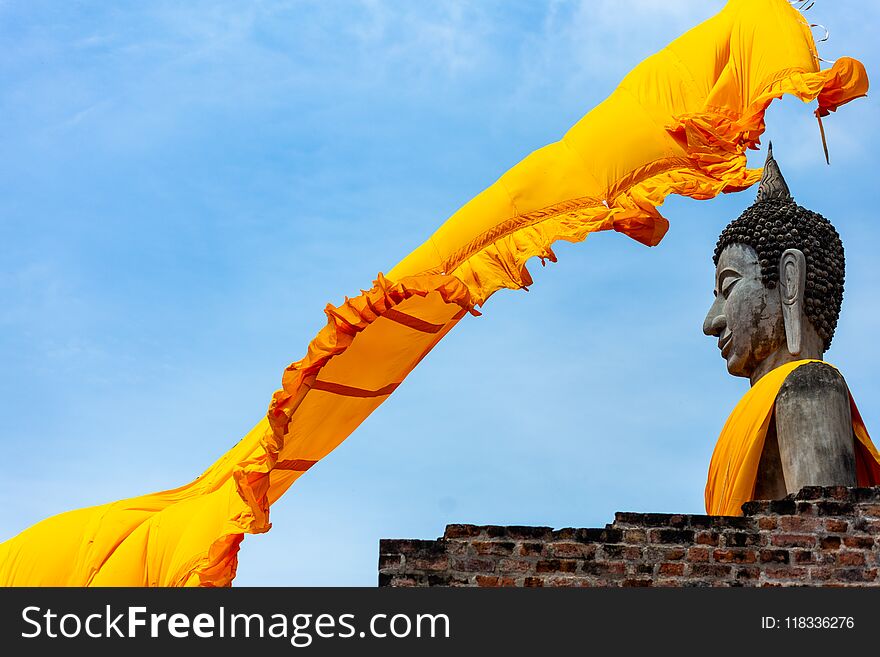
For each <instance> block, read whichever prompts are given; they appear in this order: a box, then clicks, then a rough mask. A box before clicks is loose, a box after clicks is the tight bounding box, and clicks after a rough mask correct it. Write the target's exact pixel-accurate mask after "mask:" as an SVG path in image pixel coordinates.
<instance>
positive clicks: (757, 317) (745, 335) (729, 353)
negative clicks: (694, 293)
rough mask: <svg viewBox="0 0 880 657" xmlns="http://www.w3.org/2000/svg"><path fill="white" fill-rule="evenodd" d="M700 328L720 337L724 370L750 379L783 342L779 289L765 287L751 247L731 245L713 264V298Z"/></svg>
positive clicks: (707, 333) (755, 255)
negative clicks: (725, 365) (715, 263)
mask: <svg viewBox="0 0 880 657" xmlns="http://www.w3.org/2000/svg"><path fill="white" fill-rule="evenodd" d="M703 332H704V333H705V334H706V335H711V336H715V337H717V338H718V348H719V349H720V350H721V356H722V357H723V358H724V360H726V361H727V371H728V372H730V373H731V374H733V375H734V376H745V377H750V376H751V374H752V372H754V371H755V368H756V367H757V366H758V365H759V364H760V363H761V362H762V361H763V360H764V359H766V358H767V357H769V356H770V355H771V354H772V353H773V352H774V351H776V350H777V349H778V348H779V347H780V345H782V344H784V343H785V327H784V324H783V320H782V302H781V300H780V298H779V292H778V290H777V289H775V288H774V289H772V290H770V289H767V288H766V287H765V286H764V283H763V282H762V280H761V266H760V263H759V262H758V255H757V253H755V250H754V249H753V248H752V247H750V246H745V245H743V244H731V245H730V246H728V247H727V248H725V249H724V250H723V251H722V252H721V255H720V256H719V258H718V266H717V267H716V268H715V302H714V303H713V304H712V307H711V308H710V309H709V314H708V315H706V320H705V321H704V322H703Z"/></svg>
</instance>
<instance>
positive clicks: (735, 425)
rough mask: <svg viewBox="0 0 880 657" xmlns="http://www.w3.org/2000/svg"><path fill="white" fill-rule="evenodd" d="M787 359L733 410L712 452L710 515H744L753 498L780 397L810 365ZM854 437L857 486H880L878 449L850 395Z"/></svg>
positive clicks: (708, 510) (709, 492) (708, 484)
mask: <svg viewBox="0 0 880 657" xmlns="http://www.w3.org/2000/svg"><path fill="white" fill-rule="evenodd" d="M816 362H822V361H817V360H799V361H795V362H793V363H786V364H785V365H781V366H780V367H777V368H776V369H774V370H771V371H770V372H768V373H767V374H765V375H764V376H763V377H761V379H759V380H758V382H757V383H755V385H754V386H752V387H751V388H750V389H749V391H748V392H747V393H746V394H745V395H744V396H743V398H742V399H741V400H740V401H739V403H738V404H737V405H736V408H734V409H733V412H732V413H731V414H730V417H728V418H727V422H726V423H725V424H724V428H723V429H722V430H721V435H720V436H719V438H718V442H717V443H716V444H715V450H714V452H713V453H712V460H711V462H710V464H709V477H708V480H707V482H706V513H709V514H710V515H718V516H741V515H742V514H743V513H742V505H743V504H744V503H745V502H748V501H749V500H751V499H754V493H755V483H756V482H757V479H758V465H759V463H760V461H761V453H762V452H763V450H764V439H765V438H766V436H767V430H768V429H769V427H770V421H771V419H772V418H773V409H774V407H775V404H776V397H777V395H778V394H779V390H780V388H781V387H782V384H783V383H784V382H785V379H786V378H787V377H788V375H789V374H791V373H792V372H793V371H794V370H795V369H797V368H798V367H800V366H801V365H804V364H806V363H816ZM849 399H850V410H851V411H852V422H853V435H854V436H855V438H856V440H855V443H854V445H855V453H856V475H857V480H858V484H859V486H877V485H880V453H878V451H877V448H876V447H875V446H874V443H872V442H871V437H870V436H869V435H868V430H867V429H866V428H865V423H864V422H863V421H862V416H861V415H860V414H859V409H858V408H857V407H856V403H855V401H854V400H853V398H852V394H850V398H849Z"/></svg>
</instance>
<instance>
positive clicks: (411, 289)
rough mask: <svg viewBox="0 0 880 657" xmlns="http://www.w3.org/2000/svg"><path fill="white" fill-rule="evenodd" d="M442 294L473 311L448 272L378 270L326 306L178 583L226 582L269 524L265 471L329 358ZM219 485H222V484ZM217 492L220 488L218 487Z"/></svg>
mask: <svg viewBox="0 0 880 657" xmlns="http://www.w3.org/2000/svg"><path fill="white" fill-rule="evenodd" d="M432 292H437V293H438V294H440V296H441V298H442V299H443V301H444V302H445V303H447V304H456V305H458V306H459V307H461V309H462V310H464V311H467V312H470V313H471V314H473V315H479V314H480V313H479V312H478V311H477V310H475V308H474V302H473V300H472V298H471V294H470V292H469V291H468V289H467V287H465V285H464V284H463V283H462V282H461V281H460V280H458V279H457V278H455V277H454V276H448V275H418V276H410V277H404V278H402V279H401V280H400V281H397V282H393V281H391V280H389V279H387V278H385V277H384V276H383V275H382V274H381V273H380V274H379V275H378V276H377V279H376V281H375V282H374V284H373V287H372V288H371V289H369V290H362V291H361V294H360V295H358V296H357V297H354V298H351V299H349V298H346V299H345V301H344V302H343V303H342V305H340V306H333V305H331V304H327V307H326V308H325V311H324V312H325V314H326V315H327V324H326V325H325V326H324V327H323V328H322V329H321V330H320V331H319V332H318V334H317V336H316V337H315V338H314V339H313V340H312V341H311V342H310V343H309V347H308V352H307V354H306V356H305V357H304V358H302V359H301V360H298V361H296V362H295V363H292V364H291V365H289V366H288V367H287V368H286V369H285V371H284V374H283V376H282V387H281V389H280V390H277V391H276V392H275V394H274V395H273V396H272V402H271V404H270V406H269V411H268V413H267V415H266V417H267V419H268V422H269V424H268V427H267V430H266V431H265V432H264V433H263V436H262V438H261V439H260V442H259V445H257V446H255V448H254V449H253V450H252V451H251V456H249V457H248V458H247V459H246V460H244V461H242V462H241V463H240V464H239V465H238V466H237V467H235V468H234V469H233V471H232V477H231V478H230V480H229V482H228V483H227V484H224V485H232V486H233V487H234V494H235V497H232V496H230V497H231V498H232V499H233V500H234V502H232V503H231V504H230V512H229V517H228V520H227V522H226V526H225V528H224V531H223V533H222V534H220V535H219V537H218V538H216V539H215V540H214V541H213V542H212V543H211V545H210V547H209V548H208V550H207V551H206V552H205V553H203V554H201V555H198V556H197V557H196V558H195V559H194V560H193V561H192V562H191V565H190V566H189V567H185V568H182V569H181V576H180V579H181V581H179V582H178V583H177V585H186V586H201V587H211V586H213V587H220V586H229V585H231V583H232V580H233V579H234V577H235V572H236V567H237V562H238V557H237V555H238V549H239V544H240V543H241V541H242V539H243V535H244V534H260V533H263V532H266V531H268V530H269V529H270V528H271V526H272V525H271V523H270V522H269V504H270V502H269V484H270V481H269V475H270V473H271V472H272V469H273V468H274V466H275V463H276V462H277V461H278V455H279V454H280V453H281V450H282V449H283V447H284V441H285V435H286V434H287V432H288V425H289V424H290V421H291V418H292V416H293V415H294V413H295V412H296V408H297V407H298V406H299V403H300V402H301V401H302V399H303V398H304V397H305V395H306V393H308V391H309V389H310V387H311V383H312V382H313V381H314V380H315V378H316V377H317V376H318V373H319V372H320V371H321V369H322V368H323V367H324V366H325V365H326V364H327V363H328V362H329V361H330V359H332V358H334V357H336V356H338V355H340V354H342V353H343V352H344V351H345V350H346V349H347V348H348V347H349V345H350V344H351V343H352V341H353V340H354V339H355V337H356V336H357V335H358V333H360V332H361V331H363V330H364V329H366V328H367V327H368V326H370V324H372V323H373V322H375V321H376V320H377V319H378V318H379V317H382V316H383V315H384V314H385V313H386V312H388V310H390V309H393V308H395V307H396V306H398V305H400V304H401V303H403V302H404V301H406V300H407V299H410V298H411V297H415V296H420V297H424V296H427V295H428V294H430V293H432ZM221 488H222V487H221ZM218 492H221V491H218Z"/></svg>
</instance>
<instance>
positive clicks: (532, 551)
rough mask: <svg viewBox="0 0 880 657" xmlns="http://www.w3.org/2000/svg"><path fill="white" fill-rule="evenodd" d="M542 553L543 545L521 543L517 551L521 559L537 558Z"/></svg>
mask: <svg viewBox="0 0 880 657" xmlns="http://www.w3.org/2000/svg"><path fill="white" fill-rule="evenodd" d="M543 551H544V544H543V543H522V544H521V545H520V546H519V549H518V550H517V553H518V554H519V555H520V556H521V557H539V556H541V553H542V552H543Z"/></svg>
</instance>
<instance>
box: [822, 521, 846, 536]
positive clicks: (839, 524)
mask: <svg viewBox="0 0 880 657" xmlns="http://www.w3.org/2000/svg"><path fill="white" fill-rule="evenodd" d="M847 527H849V524H848V523H847V522H846V521H845V520H839V519H837V518H826V519H825V529H827V530H828V531H829V532H837V533H841V532H845V531H846V530H847Z"/></svg>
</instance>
